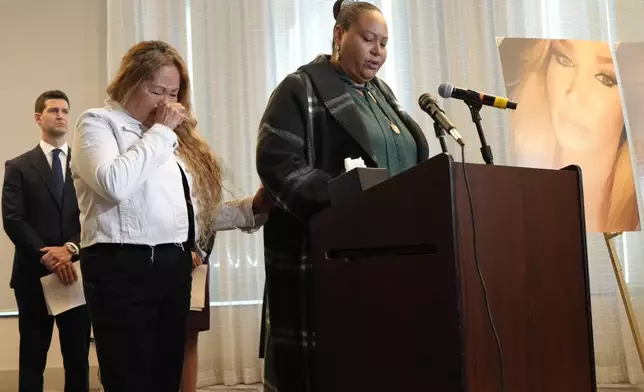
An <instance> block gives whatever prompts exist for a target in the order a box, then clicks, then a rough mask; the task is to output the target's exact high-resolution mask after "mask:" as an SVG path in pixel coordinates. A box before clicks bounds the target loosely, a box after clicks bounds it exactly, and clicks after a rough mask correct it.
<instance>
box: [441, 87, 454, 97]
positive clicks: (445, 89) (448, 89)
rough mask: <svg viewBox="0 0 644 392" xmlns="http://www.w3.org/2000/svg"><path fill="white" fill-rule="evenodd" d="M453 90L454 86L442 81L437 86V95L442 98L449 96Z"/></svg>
mask: <svg viewBox="0 0 644 392" xmlns="http://www.w3.org/2000/svg"><path fill="white" fill-rule="evenodd" d="M453 92H454V86H452V85H451V84H449V83H443V84H441V85H440V86H438V95H440V96H441V97H443V98H451V97H452V93H453Z"/></svg>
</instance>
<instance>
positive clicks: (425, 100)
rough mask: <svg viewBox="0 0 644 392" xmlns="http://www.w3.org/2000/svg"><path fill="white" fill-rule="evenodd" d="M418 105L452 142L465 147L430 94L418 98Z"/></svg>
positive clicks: (456, 131)
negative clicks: (450, 137) (445, 132)
mask: <svg viewBox="0 0 644 392" xmlns="http://www.w3.org/2000/svg"><path fill="white" fill-rule="evenodd" d="M418 105H420V108H421V109H423V111H424V112H426V113H427V114H429V116H430V117H431V118H432V119H433V120H434V121H435V122H436V123H438V124H439V125H440V126H441V127H442V128H443V129H444V130H445V131H447V133H449V134H450V135H451V136H452V137H453V138H454V140H456V142H457V143H458V144H460V145H461V147H462V146H464V145H465V142H463V138H462V137H461V134H460V133H459V132H458V130H456V127H455V126H454V124H452V122H451V121H450V119H449V118H447V116H446V115H445V112H443V110H442V109H441V108H440V107H439V106H438V102H436V98H434V97H433V96H431V95H430V94H427V93H425V94H423V95H421V96H420V98H418Z"/></svg>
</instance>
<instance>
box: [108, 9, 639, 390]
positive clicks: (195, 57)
mask: <svg viewBox="0 0 644 392" xmlns="http://www.w3.org/2000/svg"><path fill="white" fill-rule="evenodd" d="M333 3H334V1H333V0H108V1H107V8H108V10H107V11H108V12H107V14H108V21H107V22H108V40H107V52H108V59H109V67H108V70H109V71H108V72H109V77H111V76H112V74H113V72H114V70H115V67H116V66H118V61H119V59H120V57H121V56H122V55H123V53H124V52H125V50H127V48H128V47H129V46H130V45H132V44H134V43H135V42H137V41H139V40H142V39H162V40H166V41H168V42H170V43H171V44H173V45H175V46H176V47H177V48H178V49H179V51H180V52H181V54H182V55H184V56H185V58H186V61H187V62H188V64H189V67H190V68H191V73H192V77H193V86H194V92H193V93H194V104H195V111H196V115H197V118H198V120H199V124H200V125H199V128H200V130H201V132H203V133H204V135H205V136H206V138H207V139H208V141H209V142H210V143H211V146H212V148H213V149H214V151H216V153H217V154H218V155H219V156H220V157H221V158H222V159H223V161H224V163H225V165H226V168H227V169H228V173H229V176H228V181H227V182H226V186H227V188H228V189H229V190H231V195H230V197H241V196H243V195H251V194H252V193H254V191H255V190H256V189H257V186H258V184H259V183H258V179H257V176H256V173H255V156H254V151H255V138H256V133H257V126H258V123H259V120H260V118H261V115H262V112H263V109H264V106H265V104H266V101H267V99H268V96H269V94H270V92H271V91H272V89H273V88H274V87H275V86H276V84H277V83H278V82H279V81H280V80H281V79H282V78H283V77H284V76H286V74H288V73H289V72H292V71H294V70H296V69H297V67H298V66H300V65H302V64H304V63H307V62H309V61H311V60H312V59H313V58H314V57H315V55H317V54H318V53H328V52H329V51H330V48H331V33H332V27H333V23H334V21H333V17H332V6H333ZM373 3H375V4H376V5H378V6H379V7H381V9H382V10H383V12H384V14H385V17H386V18H387V19H388V22H389V30H390V31H389V32H390V37H391V39H390V44H389V58H388V60H387V64H386V65H385V66H384V67H383V69H382V70H381V72H380V76H381V77H382V78H383V79H385V80H386V81H387V82H388V83H389V84H390V85H391V87H392V88H393V90H394V91H395V92H396V94H397V95H398V98H399V100H400V101H401V103H402V104H403V105H404V106H405V107H406V108H407V109H408V110H409V111H410V112H412V114H413V115H414V117H415V118H416V119H417V120H418V121H419V123H420V124H421V126H422V127H423V129H424V130H425V131H426V135H427V137H428V139H429V141H430V146H431V148H432V151H433V153H436V152H437V151H439V147H438V143H437V142H436V141H435V137H433V131H432V129H433V128H432V123H431V121H430V119H429V118H428V116H426V115H425V114H424V113H423V112H421V111H420V109H418V105H417V104H416V101H417V98H418V96H419V95H420V94H422V93H424V92H430V93H431V94H433V95H437V94H436V89H437V86H438V85H439V84H441V83H443V82H450V83H452V84H454V85H457V86H463V87H467V88H471V89H477V90H480V91H486V92H490V93H495V94H499V95H503V94H504V91H505V88H504V82H503V77H502V72H501V65H500V61H499V56H498V52H497V49H496V41H495V38H496V37H541V38H570V39H592V40H601V41H613V42H614V41H618V40H620V39H623V40H635V39H642V38H644V32H642V29H641V21H642V20H643V19H644V6H642V4H641V2H639V1H635V0H619V1H616V0H379V1H375V0H374V1H373ZM616 3H617V4H616ZM442 106H443V108H444V109H445V111H446V112H447V113H449V115H450V117H451V118H452V120H453V121H454V122H455V123H456V124H457V125H458V126H459V129H460V131H461V133H462V134H463V136H464V138H465V139H466V140H469V141H470V143H468V149H467V151H466V160H467V161H469V162H477V163H481V162H482V158H481V155H480V153H479V151H478V135H477V133H476V130H475V128H474V126H473V124H472V123H471V119H470V115H469V111H468V110H467V108H466V107H465V105H463V104H462V103H460V102H457V101H454V100H445V101H443V102H442ZM482 116H483V126H484V128H485V132H486V136H487V140H488V143H489V144H490V145H491V146H492V149H493V152H494V157H495V162H496V163H497V164H512V162H509V161H508V157H509V154H508V153H509V133H508V129H509V122H508V113H507V112H503V111H500V110H494V109H486V110H484V111H483V112H482ZM450 150H451V151H457V149H456V146H455V145H454V144H452V145H451V146H450ZM643 165H644V157H638V165H637V167H635V168H634V169H635V173H636V176H637V178H638V179H639V182H640V183H641V182H642V181H643V180H644V178H643V177H641V176H642V175H643V174H644V166H643ZM639 190H640V191H641V186H640V187H639ZM640 193H641V192H640ZM638 199H639V200H640V211H643V210H644V208H642V204H641V197H639V198H638ZM588 239H589V241H588V246H589V248H588V253H589V258H590V272H591V297H592V306H593V327H594V333H595V349H596V367H597V377H598V381H599V382H600V383H618V382H631V383H638V382H644V375H642V372H641V370H640V369H639V363H638V361H637V356H636V353H635V350H634V345H633V341H632V337H631V335H630V331H629V329H628V324H627V322H626V318H625V316H624V311H623V306H622V303H621V300H620V298H619V294H618V292H617V286H616V283H615V278H614V275H613V272H612V268H611V266H610V261H609V259H608V256H607V251H606V248H605V245H604V243H603V238H602V237H601V236H599V235H589V238H588ZM261 240H262V239H261V233H259V234H253V235H246V234H242V233H238V232H229V233H222V234H221V235H220V236H219V237H218V239H217V243H216V252H215V254H214V255H213V258H212V260H211V265H212V268H211V301H213V303H214V305H215V307H214V308H213V312H212V328H211V330H210V331H209V332H206V333H202V334H201V335H200V346H199V350H200V373H199V374H200V384H201V385H206V384H214V383H225V384H236V383H253V382H258V381H259V380H260V379H261V373H262V370H261V367H262V364H261V361H259V360H257V351H258V336H259V319H260V315H261V306H260V303H261V294H262V287H263V279H264V270H263V257H262V247H261ZM618 249H619V251H620V257H621V260H622V262H623V264H624V268H625V272H626V275H627V277H628V281H629V288H630V290H631V294H632V296H633V301H634V304H635V307H636V311H637V314H638V316H640V319H643V318H644V289H643V287H644V266H643V265H642V264H643V263H642V260H644V238H643V237H642V234H640V233H627V234H625V235H624V236H623V238H620V239H619V240H618ZM640 321H641V324H644V320H640Z"/></svg>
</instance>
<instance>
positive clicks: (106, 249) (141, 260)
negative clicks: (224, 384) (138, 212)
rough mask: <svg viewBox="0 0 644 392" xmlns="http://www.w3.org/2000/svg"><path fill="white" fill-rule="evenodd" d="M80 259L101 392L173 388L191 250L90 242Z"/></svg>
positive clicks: (179, 357) (178, 372)
mask: <svg viewBox="0 0 644 392" xmlns="http://www.w3.org/2000/svg"><path fill="white" fill-rule="evenodd" d="M80 257H81V268H82V272H83V282H84V284H85V297H86V299H87V304H88V305H89V309H90V314H91V318H92V325H93V328H94V338H95V341H96V353H97V356H98V363H99V367H100V374H101V383H102V384H103V387H104V388H105V392H135V391H136V392H142V391H155V392H164V391H168V392H177V391H178V390H179V385H180V382H181V372H182V368H183V351H184V344H185V334H186V318H187V317H188V312H189V311H190V288H191V284H192V275H191V271H192V258H191V255H190V251H188V249H187V248H185V250H184V247H183V246H181V245H175V244H168V245H159V246H156V247H154V248H152V247H150V246H139V245H119V244H97V245H93V246H91V247H88V248H86V249H83V250H82V251H81V256H80Z"/></svg>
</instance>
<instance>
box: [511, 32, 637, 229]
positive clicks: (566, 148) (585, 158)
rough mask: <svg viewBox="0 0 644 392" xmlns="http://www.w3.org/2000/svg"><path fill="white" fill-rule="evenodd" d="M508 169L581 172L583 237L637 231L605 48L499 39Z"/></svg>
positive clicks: (571, 42)
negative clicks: (509, 109) (513, 105)
mask: <svg viewBox="0 0 644 392" xmlns="http://www.w3.org/2000/svg"><path fill="white" fill-rule="evenodd" d="M499 52H500V55H501V63H502V66H503V73H504V78H505V83H506V88H507V92H508V96H509V98H510V99H511V100H513V101H515V102H517V103H518V104H519V106H518V108H517V110H516V111H514V112H513V113H512V115H511V119H510V128H511V129H510V130H511V148H512V161H511V164H513V165H516V166H524V167H535V168H545V169H561V168H563V167H566V166H568V165H578V166H579V167H581V170H582V178H583V192H584V204H585V214H586V228H587V230H588V231H589V232H617V231H632V230H638V229H639V214H638V209H637V199H636V195H635V184H634V181H633V169H632V167H631V161H630V152H629V145H628V140H627V138H626V129H625V125H624V118H623V114H622V104H621V99H620V93H619V87H618V84H617V75H616V70H615V66H614V63H613V59H612V55H611V48H610V46H609V45H608V44H607V43H604V42H594V41H577V40H545V39H524V38H521V39H514V38H506V39H505V40H503V42H502V43H501V45H500V46H499Z"/></svg>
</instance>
